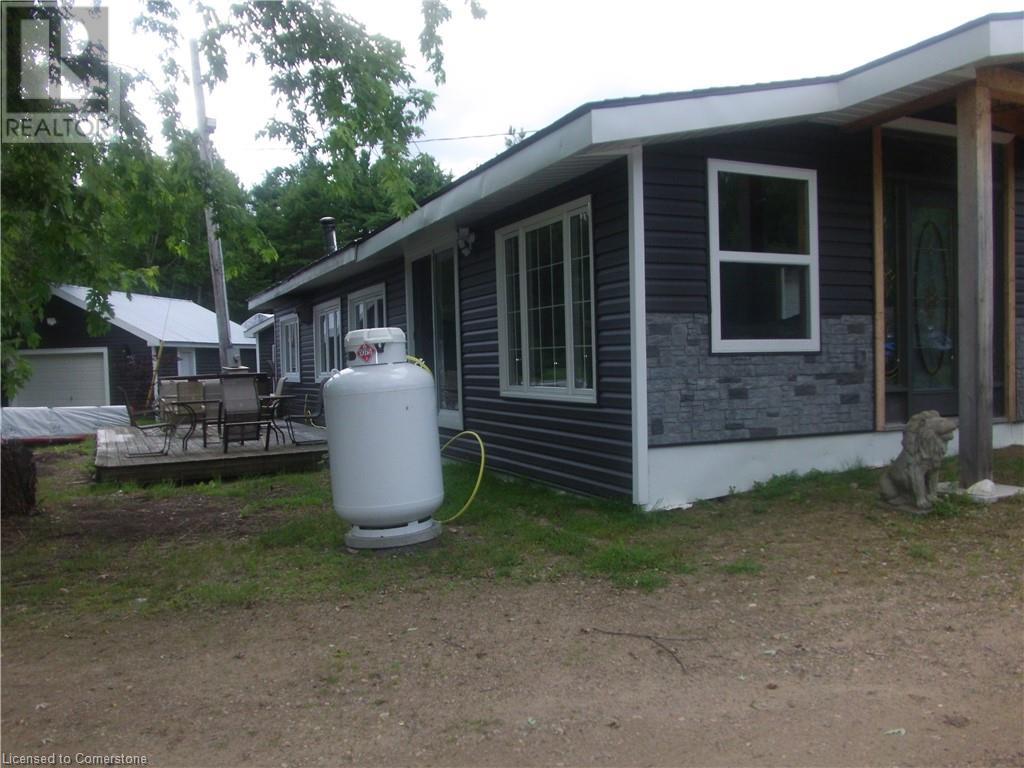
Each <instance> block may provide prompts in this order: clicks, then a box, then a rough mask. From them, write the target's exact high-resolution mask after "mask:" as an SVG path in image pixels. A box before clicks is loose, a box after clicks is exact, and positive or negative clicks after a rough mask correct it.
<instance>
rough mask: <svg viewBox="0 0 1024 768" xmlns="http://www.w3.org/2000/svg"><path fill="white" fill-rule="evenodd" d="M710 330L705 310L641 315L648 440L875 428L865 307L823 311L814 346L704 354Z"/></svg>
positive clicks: (681, 440) (703, 439)
mask: <svg viewBox="0 0 1024 768" xmlns="http://www.w3.org/2000/svg"><path fill="white" fill-rule="evenodd" d="M710 334H711V327H710V322H709V319H708V316H707V315H704V314H674V313H673V314H650V315H648V317H647V401H648V414H649V415H648V433H649V443H650V445H651V446H661V445H678V444H684V443H704V442H721V441H726V440H747V439H759V438H773V437H788V436H797V435H801V436H802V435H821V434H834V433H838V432H866V431H871V430H873V429H874V405H873V373H872V363H871V360H872V338H871V337H872V318H871V317H870V316H868V315H863V316H862V315H843V316H841V317H822V318H821V352H819V353H813V354H808V353H793V354H721V355H712V354H711V337H710ZM1018 355H1020V347H1018Z"/></svg>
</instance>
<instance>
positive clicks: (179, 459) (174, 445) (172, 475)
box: [96, 425, 327, 484]
mask: <svg viewBox="0 0 1024 768" xmlns="http://www.w3.org/2000/svg"><path fill="white" fill-rule="evenodd" d="M181 437H182V435H181V434H178V435H177V436H176V437H175V439H174V440H172V441H171V448H170V451H169V452H168V453H167V455H166V456H132V455H129V454H135V453H142V452H146V451H154V450H159V449H160V448H161V447H162V446H163V440H164V439H163V436H162V435H160V434H153V433H152V432H150V433H148V434H145V435H144V434H143V433H142V432H140V431H139V430H138V429H135V428H133V427H111V428H108V429H100V430H98V431H97V432H96V479H97V480H98V481H100V482H103V481H111V482H134V483H143V484H145V483H158V482H161V481H164V480H169V481H173V482H179V481H183V482H195V481H198V480H210V479H212V478H215V477H239V476H241V475H261V474H271V473H275V472H300V471H304V470H310V469H316V468H318V467H319V466H320V465H321V462H322V461H323V460H324V458H325V457H326V456H327V443H319V444H315V445H292V444H291V443H290V442H289V441H288V440H287V437H286V438H285V440H284V442H278V440H277V439H276V438H275V437H273V436H272V437H271V438H270V449H269V450H264V449H263V441H262V440H258V441H251V442H250V441H246V443H245V444H244V445H241V444H239V443H234V442H233V443H230V444H229V445H228V452H227V453H224V452H223V447H222V446H221V443H220V441H219V440H217V439H216V435H214V434H211V435H210V438H209V445H208V446H207V447H205V448H204V447H203V439H202V436H200V435H195V436H194V437H192V438H191V439H190V440H189V441H188V450H185V451H183V450H182V446H181ZM295 437H296V438H297V439H299V440H323V439H326V437H327V433H326V432H325V431H324V430H322V429H313V428H310V427H303V426H301V425H296V426H295Z"/></svg>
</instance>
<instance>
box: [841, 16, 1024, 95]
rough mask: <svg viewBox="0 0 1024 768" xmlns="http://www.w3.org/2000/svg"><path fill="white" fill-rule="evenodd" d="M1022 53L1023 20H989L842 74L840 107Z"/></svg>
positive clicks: (1023, 52)
mask: <svg viewBox="0 0 1024 768" xmlns="http://www.w3.org/2000/svg"><path fill="white" fill-rule="evenodd" d="M1021 55H1024V21H1021V20H1019V19H1002V20H1000V19H996V20H993V21H989V22H988V23H987V24H980V25H978V26H976V27H971V28H970V29H965V30H964V31H963V32H961V33H959V34H957V35H954V36H952V37H946V38H944V39H942V40H938V41H936V42H935V43H932V44H931V45H928V46H925V47H924V48H921V49H919V50H916V51H911V52H910V53H908V54H907V55H905V56H899V57H897V58H894V59H891V60H889V61H883V62H882V63H880V64H878V65H877V66H874V67H871V68H869V69H865V70H863V71H860V72H854V73H853V74H851V75H849V76H848V77H845V78H843V79H842V80H840V81H839V83H838V85H839V99H840V107H849V106H853V105H855V104H859V103H861V102H863V101H867V100H868V99H873V98H875V97H876V96H880V95H882V94H884V93H888V92H889V91H894V90H896V89H898V88H904V87H906V86H908V85H913V84H914V83H917V82H921V81H922V80H927V79H928V78H931V77H937V76H939V75H943V74H945V73H948V72H952V71H955V70H958V69H962V68H968V71H967V72H965V73H964V74H965V78H964V79H967V78H969V77H970V75H971V74H973V71H972V70H973V68H974V67H975V66H978V65H983V64H984V63H985V62H987V61H990V60H993V59H1001V58H1005V57H1007V56H1017V57H1020V56H1021Z"/></svg>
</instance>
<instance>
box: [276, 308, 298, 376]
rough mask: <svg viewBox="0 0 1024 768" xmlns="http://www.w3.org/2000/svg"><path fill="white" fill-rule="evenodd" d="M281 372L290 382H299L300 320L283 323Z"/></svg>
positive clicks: (289, 319)
mask: <svg viewBox="0 0 1024 768" xmlns="http://www.w3.org/2000/svg"><path fill="white" fill-rule="evenodd" d="M280 331H281V372H282V373H283V374H284V377H285V378H286V379H287V380H288V381H299V319H298V318H297V317H295V316H294V315H293V316H292V317H289V318H286V319H285V320H282V321H281V328H280Z"/></svg>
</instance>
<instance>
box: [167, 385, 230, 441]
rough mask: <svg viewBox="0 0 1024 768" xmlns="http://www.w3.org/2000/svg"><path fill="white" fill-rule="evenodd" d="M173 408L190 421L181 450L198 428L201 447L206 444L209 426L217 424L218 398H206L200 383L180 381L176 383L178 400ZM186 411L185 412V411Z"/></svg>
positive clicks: (218, 414)
mask: <svg viewBox="0 0 1024 768" xmlns="http://www.w3.org/2000/svg"><path fill="white" fill-rule="evenodd" d="M175 407H176V408H177V410H178V411H179V412H180V415H181V416H182V417H186V416H187V417H188V419H189V421H190V425H189V430H188V433H187V434H186V435H185V437H184V438H182V448H184V447H185V445H186V443H187V442H188V440H189V438H191V437H192V435H194V434H195V431H196V428H197V427H199V428H201V429H202V432H203V447H204V448H205V447H206V444H207V432H208V429H209V425H210V424H211V423H212V424H214V425H216V424H217V420H218V418H219V416H220V412H219V409H220V397H219V396H218V397H216V398H208V397H207V392H206V388H205V387H204V386H203V382H201V381H182V382H179V383H178V398H177V401H176V404H175ZM185 409H187V411H186V410H185Z"/></svg>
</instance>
